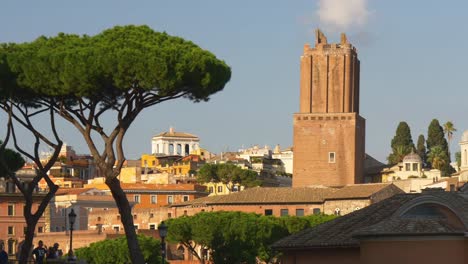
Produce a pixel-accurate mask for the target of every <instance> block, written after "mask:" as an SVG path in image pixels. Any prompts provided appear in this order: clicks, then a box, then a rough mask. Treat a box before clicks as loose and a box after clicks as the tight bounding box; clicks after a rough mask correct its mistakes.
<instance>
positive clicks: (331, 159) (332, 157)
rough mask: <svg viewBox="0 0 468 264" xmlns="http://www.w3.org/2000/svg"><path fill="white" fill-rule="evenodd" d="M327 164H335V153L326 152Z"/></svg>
mask: <svg viewBox="0 0 468 264" xmlns="http://www.w3.org/2000/svg"><path fill="white" fill-rule="evenodd" d="M328 163H335V152H328Z"/></svg>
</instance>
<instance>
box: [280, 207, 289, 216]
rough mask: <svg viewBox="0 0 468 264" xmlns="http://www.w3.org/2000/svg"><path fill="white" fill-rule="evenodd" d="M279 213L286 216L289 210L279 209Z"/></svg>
mask: <svg viewBox="0 0 468 264" xmlns="http://www.w3.org/2000/svg"><path fill="white" fill-rule="evenodd" d="M280 215H281V216H287V215H289V210H288V209H281V211H280Z"/></svg>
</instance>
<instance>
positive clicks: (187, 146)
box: [185, 144, 190, 156]
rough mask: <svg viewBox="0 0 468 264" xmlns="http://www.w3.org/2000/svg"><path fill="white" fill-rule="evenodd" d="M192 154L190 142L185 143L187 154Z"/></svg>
mask: <svg viewBox="0 0 468 264" xmlns="http://www.w3.org/2000/svg"><path fill="white" fill-rule="evenodd" d="M189 154H190V145H189V144H185V156H187V155H189Z"/></svg>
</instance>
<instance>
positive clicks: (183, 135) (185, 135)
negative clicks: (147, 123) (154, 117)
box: [154, 131, 198, 138]
mask: <svg viewBox="0 0 468 264" xmlns="http://www.w3.org/2000/svg"><path fill="white" fill-rule="evenodd" d="M154 137H174V138H198V137H197V136H195V135H192V134H189V133H184V132H175V131H174V132H163V133H160V134H158V135H156V136H154Z"/></svg>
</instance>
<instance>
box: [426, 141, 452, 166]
mask: <svg viewBox="0 0 468 264" xmlns="http://www.w3.org/2000/svg"><path fill="white" fill-rule="evenodd" d="M427 159H428V160H429V161H430V162H431V164H432V167H433V168H434V169H438V170H442V168H443V167H444V165H445V164H446V162H447V153H446V152H445V151H444V150H443V149H442V147H441V146H435V147H432V148H431V150H430V151H429V154H428V155H427Z"/></svg>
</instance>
